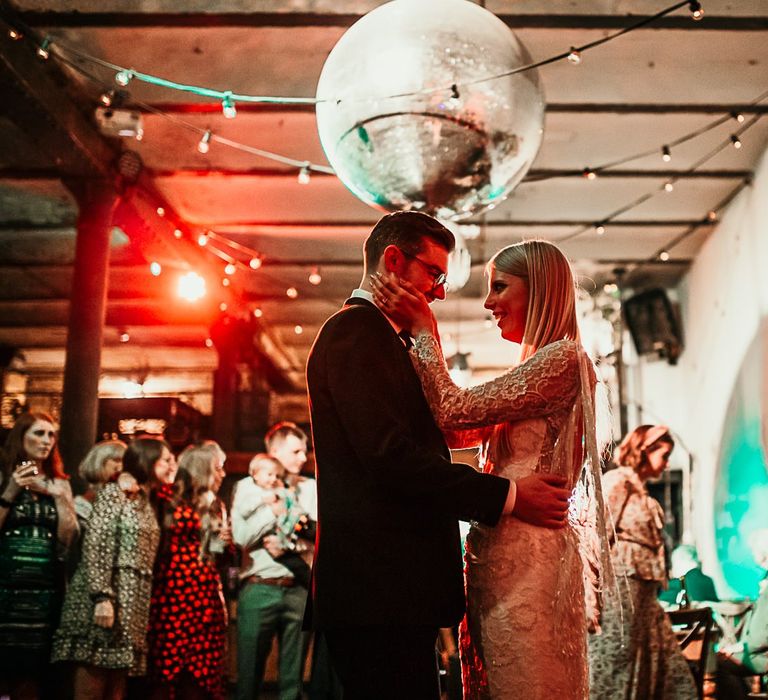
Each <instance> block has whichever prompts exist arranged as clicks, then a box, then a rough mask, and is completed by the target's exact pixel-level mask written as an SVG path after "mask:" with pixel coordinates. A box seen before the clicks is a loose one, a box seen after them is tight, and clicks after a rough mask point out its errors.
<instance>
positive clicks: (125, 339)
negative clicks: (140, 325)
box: [120, 330, 131, 343]
mask: <svg viewBox="0 0 768 700" xmlns="http://www.w3.org/2000/svg"><path fill="white" fill-rule="evenodd" d="M130 339H131V336H130V335H129V333H128V331H126V330H122V331H120V342H121V343H127V342H128V341H129V340H130Z"/></svg>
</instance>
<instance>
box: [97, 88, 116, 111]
mask: <svg viewBox="0 0 768 700" xmlns="http://www.w3.org/2000/svg"><path fill="white" fill-rule="evenodd" d="M99 101H100V102H101V104H103V105H104V106H105V107H111V106H112V103H113V102H114V101H115V91H114V90H107V91H106V92H105V93H102V95H101V97H100V98H99Z"/></svg>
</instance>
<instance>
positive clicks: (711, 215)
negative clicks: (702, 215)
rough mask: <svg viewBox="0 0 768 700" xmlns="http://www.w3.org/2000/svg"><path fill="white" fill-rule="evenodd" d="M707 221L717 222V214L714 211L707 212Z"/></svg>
mask: <svg viewBox="0 0 768 700" xmlns="http://www.w3.org/2000/svg"><path fill="white" fill-rule="evenodd" d="M707 221H717V212H716V211H715V210H714V209H710V210H709V211H708V212H707Z"/></svg>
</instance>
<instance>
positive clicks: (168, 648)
mask: <svg viewBox="0 0 768 700" xmlns="http://www.w3.org/2000/svg"><path fill="white" fill-rule="evenodd" d="M200 529H201V526H200V515H199V514H198V512H197V511H196V510H195V509H194V508H193V507H192V506H190V505H187V504H184V503H182V504H180V505H178V506H177V507H176V508H175V510H174V512H173V521H172V525H171V526H170V528H169V530H168V531H167V532H166V533H165V537H166V538H167V542H166V543H165V546H164V547H163V548H162V554H161V555H160V558H159V561H158V565H157V567H156V573H155V581H154V584H153V586H152V605H151V608H150V628H149V657H150V675H151V676H152V677H153V678H154V679H155V680H156V681H159V682H160V683H174V682H175V681H176V680H177V679H178V678H179V676H180V675H181V674H183V673H187V674H189V676H191V678H193V679H194V680H195V682H196V683H197V684H198V685H199V686H200V687H201V688H202V689H203V690H205V691H206V692H207V693H208V694H209V695H210V697H212V698H216V699H219V698H221V699H223V698H224V681H223V678H224V677H223V674H224V667H223V662H224V649H225V631H226V612H225V608H224V597H223V594H222V588H221V580H220V579H219V575H218V573H217V571H216V568H215V567H214V565H213V563H212V562H209V561H206V560H204V559H202V557H201V552H200Z"/></svg>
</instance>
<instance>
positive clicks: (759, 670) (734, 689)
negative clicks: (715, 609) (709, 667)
mask: <svg viewBox="0 0 768 700" xmlns="http://www.w3.org/2000/svg"><path fill="white" fill-rule="evenodd" d="M749 545H750V548H751V549H752V557H753V558H754V560H755V563H756V564H757V565H758V566H759V567H760V568H762V569H764V570H765V571H766V575H765V576H764V577H763V580H762V581H761V582H760V594H759V596H758V598H757V600H756V601H755V602H754V604H753V605H752V608H751V609H750V610H749V612H748V613H747V618H746V620H745V623H744V625H743V626H742V627H741V633H740V634H739V639H738V641H737V642H736V643H735V644H731V645H729V646H724V647H720V649H719V650H718V652H717V683H716V688H717V699H718V700H747V698H749V697H750V695H749V686H748V685H747V682H746V679H747V677H749V676H757V675H762V676H765V675H766V674H768V529H762V530H755V531H754V532H753V533H752V534H751V536H750V538H749Z"/></svg>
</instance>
